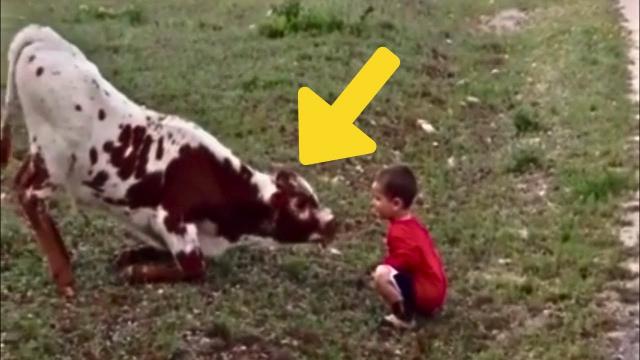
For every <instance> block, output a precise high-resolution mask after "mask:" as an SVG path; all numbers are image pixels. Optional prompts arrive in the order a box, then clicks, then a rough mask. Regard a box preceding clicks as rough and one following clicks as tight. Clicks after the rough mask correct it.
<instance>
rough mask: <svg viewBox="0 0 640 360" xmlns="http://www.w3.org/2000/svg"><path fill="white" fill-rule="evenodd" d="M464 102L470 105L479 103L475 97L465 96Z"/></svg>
mask: <svg viewBox="0 0 640 360" xmlns="http://www.w3.org/2000/svg"><path fill="white" fill-rule="evenodd" d="M466 101H467V102H468V103H471V104H479V103H480V99H478V98H477V97H475V96H467V98H466Z"/></svg>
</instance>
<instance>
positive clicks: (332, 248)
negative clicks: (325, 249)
mask: <svg viewBox="0 0 640 360" xmlns="http://www.w3.org/2000/svg"><path fill="white" fill-rule="evenodd" d="M329 252H330V253H331V254H333V255H342V251H340V250H338V249H336V248H334V247H331V248H329Z"/></svg>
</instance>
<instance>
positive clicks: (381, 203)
mask: <svg viewBox="0 0 640 360" xmlns="http://www.w3.org/2000/svg"><path fill="white" fill-rule="evenodd" d="M371 192H372V198H371V207H372V210H373V212H374V213H375V214H376V215H378V216H379V217H380V218H381V219H385V220H389V219H393V218H395V217H396V216H397V215H398V213H400V212H401V210H402V201H401V200H400V199H398V198H396V199H389V198H388V197H387V196H386V195H385V194H384V193H383V192H382V188H381V187H380V185H379V184H378V183H377V182H375V181H374V183H373V185H372V186H371Z"/></svg>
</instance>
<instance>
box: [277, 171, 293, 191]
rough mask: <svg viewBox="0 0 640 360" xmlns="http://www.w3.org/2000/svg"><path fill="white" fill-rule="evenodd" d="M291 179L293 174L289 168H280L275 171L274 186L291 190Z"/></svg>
mask: <svg viewBox="0 0 640 360" xmlns="http://www.w3.org/2000/svg"><path fill="white" fill-rule="evenodd" d="M293 179H295V174H294V173H293V171H291V170H289V169H280V170H278V171H277V172H276V175H275V182H276V187H277V188H278V189H280V190H285V191H286V190H291V189H292V188H293Z"/></svg>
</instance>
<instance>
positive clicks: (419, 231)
mask: <svg viewBox="0 0 640 360" xmlns="http://www.w3.org/2000/svg"><path fill="white" fill-rule="evenodd" d="M383 263H384V264H386V265H390V266H392V267H393V268H394V269H396V270H397V271H399V272H403V273H406V274H408V275H411V277H412V278H413V288H414V292H415V302H416V307H417V310H419V311H421V312H424V313H427V314H428V313H431V312H433V311H434V310H436V309H438V308H439V307H441V306H442V305H443V304H444V301H445V298H446V295H447V277H446V275H445V273H444V266H443V264H442V259H441V258H440V254H439V253H438V250H437V249H436V247H435V245H434V243H433V240H432V239H431V235H430V234H429V231H428V230H427V228H426V227H425V226H424V225H423V224H422V223H421V222H420V221H419V220H418V219H416V218H415V217H413V216H412V217H410V218H406V219H401V220H392V221H391V222H390V226H389V229H388V231H387V255H386V257H385V258H384V261H383Z"/></svg>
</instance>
